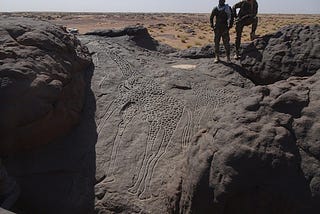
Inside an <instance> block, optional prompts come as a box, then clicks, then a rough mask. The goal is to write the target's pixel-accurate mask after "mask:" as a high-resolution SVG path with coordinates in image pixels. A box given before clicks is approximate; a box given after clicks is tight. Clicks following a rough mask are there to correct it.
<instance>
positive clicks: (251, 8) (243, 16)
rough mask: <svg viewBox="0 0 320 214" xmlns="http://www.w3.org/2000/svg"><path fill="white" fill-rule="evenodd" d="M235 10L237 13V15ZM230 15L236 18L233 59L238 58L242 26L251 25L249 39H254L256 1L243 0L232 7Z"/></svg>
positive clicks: (256, 23) (256, 18) (256, 11)
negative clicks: (234, 53)
mask: <svg viewBox="0 0 320 214" xmlns="http://www.w3.org/2000/svg"><path fill="white" fill-rule="evenodd" d="M237 9H239V12H238V13H237ZM232 13H233V15H234V17H235V18H236V42H235V43H236V55H235V58H236V59H238V58H239V57H240V55H239V53H240V52H239V50H240V44H241V35H242V31H243V28H244V26H249V25H252V29H251V34H250V38H251V40H253V39H254V38H255V37H256V34H255V32H256V29H257V26H258V17H257V13H258V3H257V1H256V0H244V1H241V2H238V3H237V4H235V5H234V6H233V7H232Z"/></svg>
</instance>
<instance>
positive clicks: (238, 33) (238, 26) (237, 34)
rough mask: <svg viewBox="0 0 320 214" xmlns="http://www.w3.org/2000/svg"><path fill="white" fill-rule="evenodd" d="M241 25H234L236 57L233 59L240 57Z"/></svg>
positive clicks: (238, 23)
mask: <svg viewBox="0 0 320 214" xmlns="http://www.w3.org/2000/svg"><path fill="white" fill-rule="evenodd" d="M243 27H244V25H243V23H242V22H241V21H239V22H237V23H236V42H235V43H236V56H235V58H236V59H237V58H239V55H240V44H241V35H242V31H243Z"/></svg>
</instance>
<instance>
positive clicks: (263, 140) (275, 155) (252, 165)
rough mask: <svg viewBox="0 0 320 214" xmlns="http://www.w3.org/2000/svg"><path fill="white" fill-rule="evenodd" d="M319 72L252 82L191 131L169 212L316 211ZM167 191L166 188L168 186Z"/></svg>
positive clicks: (319, 164) (318, 166)
mask: <svg viewBox="0 0 320 214" xmlns="http://www.w3.org/2000/svg"><path fill="white" fill-rule="evenodd" d="M319 83H320V75H319V73H318V74H317V75H316V76H314V77H312V78H300V77H291V78H289V79H288V80H284V81H280V82H277V83H275V84H272V85H268V86H257V87H255V88H253V89H252V95H251V96H249V97H247V98H245V99H242V100H241V101H238V102H237V103H235V104H234V105H232V106H231V105H229V106H228V107H227V108H225V109H224V110H223V111H220V112H216V114H215V119H214V121H213V122H212V123H209V124H208V127H207V128H204V129H203V130H201V131H199V132H198V135H197V136H196V137H195V138H194V140H193V142H192V146H191V148H190V150H189V151H188V153H187V155H186V160H185V162H184V164H183V170H182V172H181V174H180V178H181V179H180V180H179V179H178V180H177V181H176V182H173V183H175V185H176V188H175V190H176V191H173V188H172V187H173V186H172V185H169V186H168V189H169V191H171V192H172V198H173V199H172V200H171V206H172V207H171V212H172V213H238V212H241V213H304V212H305V213H317V211H318V210H319V208H320V206H319V202H320V201H319V176H320V173H319V172H320V170H319V169H320V162H319V160H320V159H319V149H320V145H319V133H320V132H319V131H320V130H319V127H320V126H319V119H320V115H319V114H318V111H317V110H315V106H319V101H320V99H319V98H320V97H319V96H318V94H319ZM169 191H168V192H169Z"/></svg>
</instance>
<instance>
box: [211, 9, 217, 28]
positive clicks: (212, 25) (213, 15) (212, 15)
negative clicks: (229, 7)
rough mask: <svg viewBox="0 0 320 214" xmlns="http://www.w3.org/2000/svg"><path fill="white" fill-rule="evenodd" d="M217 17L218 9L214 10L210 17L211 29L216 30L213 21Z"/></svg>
mask: <svg viewBox="0 0 320 214" xmlns="http://www.w3.org/2000/svg"><path fill="white" fill-rule="evenodd" d="M215 16H216V8H213V10H212V12H211V15H210V26H211V28H214V24H213V19H214V17H215Z"/></svg>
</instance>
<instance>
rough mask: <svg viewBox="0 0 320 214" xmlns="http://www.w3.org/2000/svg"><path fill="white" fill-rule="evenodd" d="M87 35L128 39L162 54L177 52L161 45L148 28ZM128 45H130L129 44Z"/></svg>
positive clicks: (111, 30)
mask: <svg viewBox="0 0 320 214" xmlns="http://www.w3.org/2000/svg"><path fill="white" fill-rule="evenodd" d="M85 35H95V36H102V37H124V36H125V37H126V38H127V41H131V42H130V43H129V44H130V45H133V46H138V47H141V48H143V49H147V50H151V51H159V52H162V53H165V54H166V53H172V52H175V51H176V50H175V49H174V48H172V47H170V46H168V45H165V44H160V43H159V42H158V41H157V40H155V39H153V38H152V37H151V36H150V34H149V32H148V30H147V28H145V27H144V26H141V25H137V26H129V27H125V28H122V29H107V30H101V29H100V30H93V31H90V32H87V33H85ZM127 45H128V43H127Z"/></svg>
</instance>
